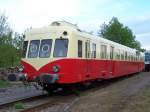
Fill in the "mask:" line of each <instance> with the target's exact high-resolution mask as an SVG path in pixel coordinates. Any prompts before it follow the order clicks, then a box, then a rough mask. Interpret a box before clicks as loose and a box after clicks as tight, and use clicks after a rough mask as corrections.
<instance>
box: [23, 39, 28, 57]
mask: <svg viewBox="0 0 150 112" xmlns="http://www.w3.org/2000/svg"><path fill="white" fill-rule="evenodd" d="M27 48H28V41H24V42H23V52H22V58H25V57H26V53H27Z"/></svg>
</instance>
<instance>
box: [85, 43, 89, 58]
mask: <svg viewBox="0 0 150 112" xmlns="http://www.w3.org/2000/svg"><path fill="white" fill-rule="evenodd" d="M85 58H90V42H85Z"/></svg>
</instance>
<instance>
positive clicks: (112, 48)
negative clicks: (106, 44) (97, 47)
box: [110, 46, 114, 59]
mask: <svg viewBox="0 0 150 112" xmlns="http://www.w3.org/2000/svg"><path fill="white" fill-rule="evenodd" d="M113 57H114V47H112V46H111V47H110V59H113Z"/></svg>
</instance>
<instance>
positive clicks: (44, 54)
mask: <svg viewBox="0 0 150 112" xmlns="http://www.w3.org/2000/svg"><path fill="white" fill-rule="evenodd" d="M51 47H52V40H51V39H45V40H42V41H41V46H40V54H39V57H40V58H48V57H49V56H50V52H51Z"/></svg>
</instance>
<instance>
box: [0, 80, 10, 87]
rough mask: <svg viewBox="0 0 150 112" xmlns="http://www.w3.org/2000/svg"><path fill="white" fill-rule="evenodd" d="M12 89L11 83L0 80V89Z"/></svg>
mask: <svg viewBox="0 0 150 112" xmlns="http://www.w3.org/2000/svg"><path fill="white" fill-rule="evenodd" d="M5 87H10V83H9V82H8V81H4V80H0V88H5Z"/></svg>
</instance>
